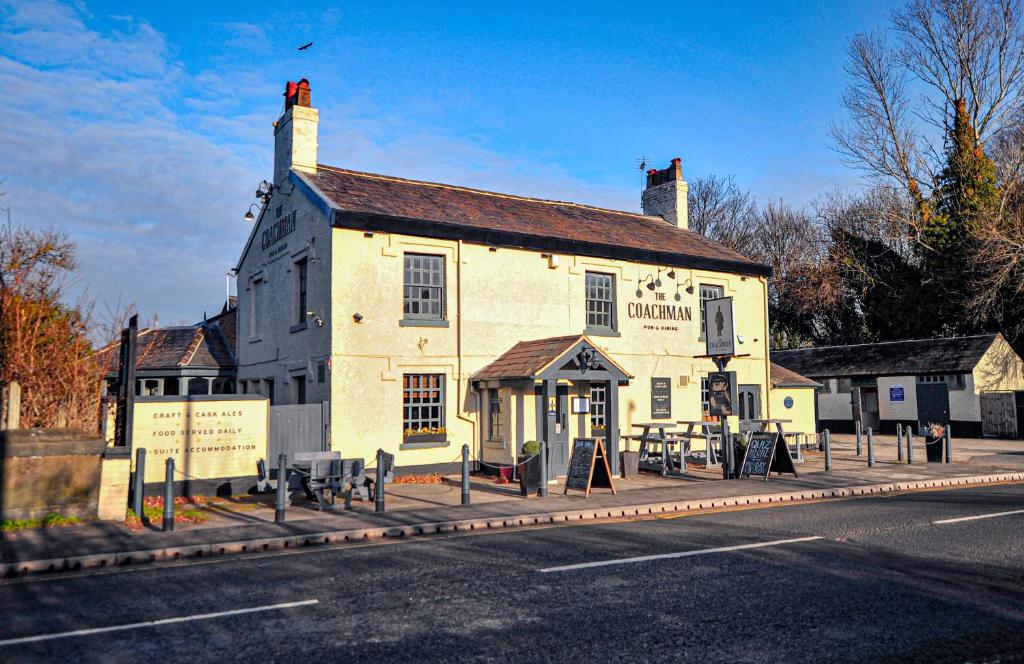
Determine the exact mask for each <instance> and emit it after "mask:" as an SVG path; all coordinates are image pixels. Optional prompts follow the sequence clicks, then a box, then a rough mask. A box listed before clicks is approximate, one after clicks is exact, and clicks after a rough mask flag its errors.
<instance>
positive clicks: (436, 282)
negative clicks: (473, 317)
mask: <svg viewBox="0 0 1024 664" xmlns="http://www.w3.org/2000/svg"><path fill="white" fill-rule="evenodd" d="M402 287H403V290H402V313H403V315H404V316H405V318H410V319H418V320H444V319H445V300H444V256H433V255H430V254H405V258H404V269H403V279H402Z"/></svg>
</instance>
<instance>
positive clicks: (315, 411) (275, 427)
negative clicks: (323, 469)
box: [267, 401, 330, 464]
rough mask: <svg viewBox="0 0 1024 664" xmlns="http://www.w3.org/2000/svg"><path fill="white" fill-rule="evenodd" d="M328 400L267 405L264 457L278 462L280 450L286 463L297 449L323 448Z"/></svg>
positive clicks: (307, 450) (317, 449)
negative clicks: (267, 434) (266, 435)
mask: <svg viewBox="0 0 1024 664" xmlns="http://www.w3.org/2000/svg"><path fill="white" fill-rule="evenodd" d="M329 405H330V402H329V401H324V402H322V403H304V404H295V405H290V406H271V407H270V435H269V436H268V438H267V461H268V462H269V463H270V464H276V463H277V457H278V455H279V454H281V453H282V452H283V453H285V454H287V455H288V459H289V463H290V462H291V460H293V459H294V458H295V454H296V453H297V452H324V451H326V450H327V449H328V447H329V441H328V440H327V425H328V423H329V422H328V415H327V413H328V412H329V410H328V406H329Z"/></svg>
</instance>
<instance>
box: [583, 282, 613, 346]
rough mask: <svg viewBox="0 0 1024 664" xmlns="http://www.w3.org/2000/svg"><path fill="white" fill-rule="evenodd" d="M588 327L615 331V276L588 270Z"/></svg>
mask: <svg viewBox="0 0 1024 664" xmlns="http://www.w3.org/2000/svg"><path fill="white" fill-rule="evenodd" d="M586 299H587V329H588V330H601V331H607V332H614V331H615V327H616V326H615V276H614V275H611V274H603V273H600V272H587V275H586Z"/></svg>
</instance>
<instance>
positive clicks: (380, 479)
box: [373, 449, 384, 512]
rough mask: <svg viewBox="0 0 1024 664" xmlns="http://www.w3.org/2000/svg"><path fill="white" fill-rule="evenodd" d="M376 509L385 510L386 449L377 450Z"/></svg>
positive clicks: (377, 510) (378, 510)
mask: <svg viewBox="0 0 1024 664" xmlns="http://www.w3.org/2000/svg"><path fill="white" fill-rule="evenodd" d="M373 490H374V498H375V499H376V500H375V501H374V511H375V512H383V511H384V450H381V449H378V450H377V481H376V482H375V483H374V487H373Z"/></svg>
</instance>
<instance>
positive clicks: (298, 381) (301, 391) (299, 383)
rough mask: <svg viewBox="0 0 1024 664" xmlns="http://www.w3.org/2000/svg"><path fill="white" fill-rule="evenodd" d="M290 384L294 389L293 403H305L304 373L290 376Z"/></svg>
mask: <svg viewBox="0 0 1024 664" xmlns="http://www.w3.org/2000/svg"><path fill="white" fill-rule="evenodd" d="M292 385H293V386H294V390H295V403H298V404H302V403H306V374H300V375H298V376H295V377H294V378H292Z"/></svg>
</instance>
